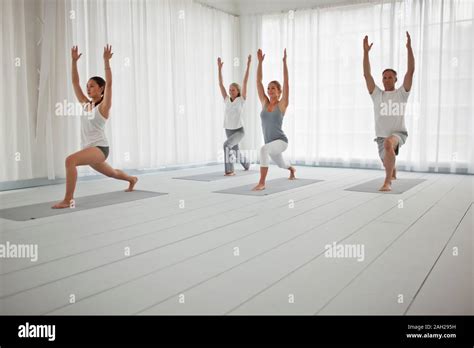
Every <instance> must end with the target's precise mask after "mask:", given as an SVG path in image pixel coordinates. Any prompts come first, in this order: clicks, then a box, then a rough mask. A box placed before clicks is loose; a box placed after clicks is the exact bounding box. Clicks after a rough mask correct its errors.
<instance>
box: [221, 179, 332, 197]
mask: <svg viewBox="0 0 474 348" xmlns="http://www.w3.org/2000/svg"><path fill="white" fill-rule="evenodd" d="M321 181H324V180H313V179H296V180H288V178H280V179H273V180H268V181H267V183H266V185H265V190H263V191H252V189H253V188H254V187H255V186H256V185H257V183H258V180H257V181H255V183H253V184H250V185H243V186H237V187H232V188H229V189H225V190H219V191H214V192H215V193H230V194H235V195H247V196H268V195H271V194H272V193H277V192H283V191H288V190H292V189H294V188H297V187H301V186H307V185H312V184H315V183H317V182H321Z"/></svg>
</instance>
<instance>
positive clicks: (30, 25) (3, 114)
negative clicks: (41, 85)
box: [0, 0, 41, 181]
mask: <svg viewBox="0 0 474 348" xmlns="http://www.w3.org/2000/svg"><path fill="white" fill-rule="evenodd" d="M38 9H39V4H38V3H35V2H32V1H22V0H18V1H16V0H1V1H0V78H1V82H0V163H1V164H0V181H6V180H14V179H26V178H29V177H32V176H33V175H34V172H35V171H37V170H38V169H39V168H40V167H41V166H38V161H35V159H36V155H37V144H36V142H35V123H36V118H35V111H36V102H37V82H38V73H37V55H36V52H37V49H36V47H37V43H38V41H37V40H39V39H40V36H38V35H36V34H35V33H36V31H37V29H38V27H40V26H41V22H40V21H38V18H37V17H36V13H37V11H38Z"/></svg>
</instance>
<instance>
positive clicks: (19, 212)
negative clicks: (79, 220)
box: [0, 190, 167, 221]
mask: <svg viewBox="0 0 474 348" xmlns="http://www.w3.org/2000/svg"><path fill="white" fill-rule="evenodd" d="M166 194H167V193H161V192H151V191H139V190H137V191H132V192H125V191H117V192H107V193H101V194H98V195H92V196H84V197H77V198H75V208H64V209H52V208H51V206H53V205H54V204H55V203H57V202H59V201H60V199H58V200H56V201H52V202H46V203H38V204H31V205H24V206H19V207H13V208H7V209H2V210H0V218H3V219H8V220H15V221H27V220H34V219H39V218H44V217H48V216H54V215H61V214H68V213H74V212H76V211H80V210H87V209H93V208H99V207H104V206H107V205H112V204H119V203H125V202H132V201H136V200H139V199H145V198H152V197H157V196H161V195H166Z"/></svg>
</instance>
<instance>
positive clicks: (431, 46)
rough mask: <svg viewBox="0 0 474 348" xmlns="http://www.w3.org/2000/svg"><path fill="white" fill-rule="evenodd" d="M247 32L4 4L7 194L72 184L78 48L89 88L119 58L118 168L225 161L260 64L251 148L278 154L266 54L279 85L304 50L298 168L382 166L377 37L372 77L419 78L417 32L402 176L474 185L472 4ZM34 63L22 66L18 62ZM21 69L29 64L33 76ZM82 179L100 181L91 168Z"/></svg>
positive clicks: (227, 19) (171, 18)
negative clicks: (369, 45)
mask: <svg viewBox="0 0 474 348" xmlns="http://www.w3.org/2000/svg"><path fill="white" fill-rule="evenodd" d="M354 2H355V4H353V5H348V6H339V7H324V8H315V9H312V10H304V11H295V12H288V13H283V14H281V13H280V14H269V15H261V16H243V17H241V18H238V17H235V16H231V15H228V14H225V13H223V12H220V11H217V10H213V9H210V8H207V7H203V6H201V5H199V4H197V3H195V2H194V1H192V0H140V1H128V0H106V1H93V0H66V1H57V0H41V1H28V0H1V1H0V6H1V7H0V9H1V13H0V19H1V25H0V27H1V33H0V40H1V41H0V44H1V50H2V54H0V62H1V64H0V69H1V70H0V74H1V75H0V76H2V83H1V84H0V86H1V90H0V98H1V99H0V112H1V114H0V127H1V128H0V135H1V138H0V145H1V147H0V163H2V165H1V166H0V181H2V182H4V181H9V180H20V179H29V178H38V177H48V178H50V179H53V178H56V177H64V159H65V157H66V156H67V155H68V154H70V153H73V152H74V151H77V150H78V149H79V134H80V133H79V117H75V116H61V115H58V114H57V112H56V111H57V105H58V104H64V105H68V104H67V103H74V102H75V97H74V94H73V91H72V86H71V77H70V75H71V71H70V69H71V67H70V65H71V58H70V48H71V46H73V45H78V46H79V49H80V52H82V53H83V56H82V57H81V59H80V60H79V63H78V66H79V74H80V77H81V85H82V86H83V88H84V87H85V85H86V83H87V80H88V78H89V77H91V76H94V75H100V76H103V75H104V71H103V62H102V49H103V46H104V45H105V44H106V43H110V44H112V46H113V51H114V57H113V58H112V72H113V77H114V87H113V93H114V94H113V109H112V113H111V115H112V117H111V118H110V121H109V122H108V126H107V135H108V139H109V141H110V144H111V153H110V157H109V162H110V163H111V164H112V165H113V166H115V167H118V168H123V169H150V168H160V167H163V166H168V165H175V164H190V163H193V164H194V163H208V162H216V161H218V160H220V159H222V142H223V140H224V138H225V136H224V131H223V128H222V117H223V103H222V97H221V96H220V92H219V89H218V84H217V68H216V67H217V65H216V58H217V57H218V56H221V57H223V60H224V62H225V64H224V79H225V84H226V86H227V85H229V84H230V83H231V82H239V83H241V82H242V77H243V72H244V69H245V62H246V57H247V55H248V54H249V53H251V54H252V55H253V64H252V69H251V77H250V79H249V91H248V102H247V104H246V107H245V116H244V122H245V127H246V136H245V138H244V140H243V143H242V148H244V149H248V150H253V153H257V152H258V149H259V147H260V146H261V145H262V141H263V139H262V133H261V125H260V118H259V114H260V108H261V107H260V105H259V102H258V100H257V93H256V90H255V67H256V51H257V49H258V48H259V47H261V48H262V49H263V50H264V52H265V53H266V58H265V63H264V83H265V84H266V83H268V82H269V81H270V80H273V79H278V80H280V81H281V80H282V60H281V59H282V54H283V49H284V48H285V47H286V48H287V49H288V54H289V57H288V61H289V72H290V87H291V96H290V97H291V99H290V108H289V109H288V112H287V115H286V116H285V120H284V130H285V132H286V133H287V135H288V136H289V141H290V146H289V148H288V150H287V151H286V152H285V155H286V156H287V158H288V159H289V160H291V161H292V162H293V163H296V164H298V163H299V164H307V165H334V166H346V167H349V166H351V167H363V168H364V167H367V168H373V167H375V168H379V167H381V163H380V160H379V159H378V155H377V150H376V145H375V143H374V142H373V138H374V125H373V110H372V102H371V99H370V97H369V95H368V93H367V91H366V87H365V82H364V79H363V76H362V38H363V37H364V35H366V34H367V35H369V38H370V40H371V41H373V42H374V46H373V49H372V51H371V63H372V73H373V75H374V77H375V79H376V82H377V83H378V84H379V85H380V84H381V72H382V70H383V69H384V68H386V67H392V68H394V69H396V70H397V71H398V73H399V85H400V84H401V81H402V80H403V75H404V74H405V70H406V48H405V40H406V39H405V31H406V30H408V31H409V32H410V33H411V35H412V41H413V47H414V53H415V59H416V72H415V77H414V85H413V89H412V93H411V96H410V99H409V104H408V110H407V126H408V131H409V138H408V142H407V144H406V145H405V146H404V147H403V148H402V150H401V153H400V156H399V158H398V163H399V165H400V166H401V168H402V169H406V170H414V171H433V172H436V171H438V172H457V173H466V172H467V173H471V174H473V173H474V140H473V139H474V122H473V120H472V118H473V100H474V86H473V84H474V77H473V72H474V71H473V69H474V40H473V37H474V26H473V18H474V5H473V2H472V1H470V0H451V1H447V0H444V1H443V0H403V1H401V0H400V1H374V0H371V1H370V2H368V3H361V1H355V0H354ZM18 58H19V60H18ZM18 63H19V65H18ZM80 173H81V174H88V173H92V170H91V169H89V168H88V167H82V168H81V170H80Z"/></svg>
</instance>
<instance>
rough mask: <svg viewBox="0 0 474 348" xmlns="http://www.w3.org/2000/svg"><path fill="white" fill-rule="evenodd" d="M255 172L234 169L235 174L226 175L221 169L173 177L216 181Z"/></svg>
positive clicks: (254, 171)
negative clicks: (219, 170)
mask: <svg viewBox="0 0 474 348" xmlns="http://www.w3.org/2000/svg"><path fill="white" fill-rule="evenodd" d="M256 173H258V171H256V170H241V171H236V172H235V175H232V176H227V175H224V172H223V171H221V172H213V173H204V174H197V175H189V176H181V177H176V178H173V179H181V180H194V181H216V180H222V179H229V178H235V177H237V176H242V175H249V174H256Z"/></svg>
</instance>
